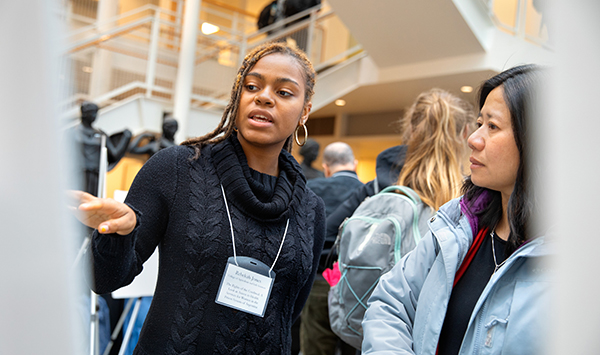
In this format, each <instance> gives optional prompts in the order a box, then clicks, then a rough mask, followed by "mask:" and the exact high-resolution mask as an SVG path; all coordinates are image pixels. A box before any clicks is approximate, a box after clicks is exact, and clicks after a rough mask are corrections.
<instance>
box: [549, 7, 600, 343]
mask: <svg viewBox="0 0 600 355" xmlns="http://www.w3.org/2000/svg"><path fill="white" fill-rule="evenodd" d="M548 8H549V9H551V10H554V11H555V14H554V15H555V22H554V26H553V27H549V34H550V36H555V38H556V42H555V44H556V48H557V53H558V62H557V66H556V71H555V75H554V77H553V81H554V82H553V83H552V85H551V87H550V89H551V90H550V93H549V97H548V99H547V104H548V108H549V109H548V111H547V113H548V116H546V117H543V118H542V119H543V121H542V122H539V124H540V128H541V129H542V134H545V137H543V139H542V140H543V141H544V142H546V148H547V149H548V150H547V152H546V154H547V157H548V160H549V161H550V162H551V165H550V166H549V173H548V174H547V175H546V178H547V179H546V180H548V181H547V184H548V185H547V188H546V193H547V195H546V201H550V205H551V209H550V213H551V214H550V216H549V218H548V219H547V220H546V222H547V223H548V225H550V226H551V225H552V224H551V223H555V224H556V234H557V236H558V238H557V239H558V245H557V249H558V252H559V253H558V259H557V260H556V263H555V264H554V267H555V270H556V272H557V275H558V279H559V288H558V293H557V297H556V306H555V307H554V308H553V309H552V312H553V314H554V315H556V317H557V318H556V320H555V322H553V324H552V329H553V330H554V333H553V334H550V340H551V341H550V342H549V351H548V353H550V354H556V355H559V354H560V355H563V354H578V355H582V354H598V353H600V337H599V336H598V330H599V329H600V303H599V300H600V277H599V276H598V272H599V270H600V267H599V259H600V258H599V257H598V253H599V249H600V234H599V233H598V222H597V220H598V215H599V213H600V208H599V203H600V189H599V188H598V181H599V180H600V179H599V173H600V169H599V167H600V164H599V160H600V158H599V156H598V153H599V152H600V149H599V146H598V135H599V133H598V132H600V117H599V114H598V112H599V110H598V98H599V95H600V90H599V89H598V88H599V83H600V66H599V63H600V21H599V17H598V16H599V14H600V2H598V1H597V0H574V1H555V2H554V4H553V5H552V6H551V7H548Z"/></svg>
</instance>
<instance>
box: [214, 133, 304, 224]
mask: <svg viewBox="0 0 600 355" xmlns="http://www.w3.org/2000/svg"><path fill="white" fill-rule="evenodd" d="M211 159H212V161H213V164H214V166H215V168H216V171H217V175H218V176H219V180H220V181H221V183H222V185H223V188H224V189H225V194H226V196H227V202H228V203H231V204H234V205H235V206H236V207H238V208H239V209H240V210H241V211H244V213H245V214H247V215H248V216H249V217H252V218H255V219H257V220H261V221H265V222H268V221H279V220H281V219H285V218H288V217H289V215H290V213H292V212H293V210H294V209H290V207H291V206H293V205H295V206H297V205H299V204H300V199H301V196H303V195H304V192H305V189H306V178H305V177H304V175H303V174H302V170H301V168H300V165H298V163H297V162H296V161H295V159H294V157H293V156H292V155H291V154H290V153H288V152H287V151H285V150H282V151H281V154H280V155H279V177H278V178H277V179H276V183H275V188H274V190H273V189H271V188H270V186H269V184H265V177H264V176H263V177H261V176H260V175H266V174H261V173H258V172H256V171H253V170H252V169H251V168H250V167H249V166H248V161H247V159H246V155H245V154H244V150H243V149H242V146H241V144H240V142H239V141H238V139H237V136H236V135H235V134H233V135H231V136H230V137H229V138H228V139H226V140H225V141H223V142H221V143H219V144H216V145H214V146H213V147H212V149H211Z"/></svg>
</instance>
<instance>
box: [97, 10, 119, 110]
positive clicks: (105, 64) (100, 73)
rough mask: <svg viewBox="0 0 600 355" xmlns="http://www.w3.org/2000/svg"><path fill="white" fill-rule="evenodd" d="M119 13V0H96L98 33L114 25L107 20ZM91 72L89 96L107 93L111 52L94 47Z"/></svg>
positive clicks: (110, 70) (110, 68)
mask: <svg viewBox="0 0 600 355" xmlns="http://www.w3.org/2000/svg"><path fill="white" fill-rule="evenodd" d="M118 14H119V0H100V1H98V11H97V16H96V23H97V24H98V25H99V26H98V33H102V32H104V31H106V30H108V29H111V28H112V27H113V26H114V23H112V22H108V21H107V20H109V19H110V18H112V17H115V16H117V15H118ZM92 69H93V71H92V74H91V78H90V98H91V99H92V100H93V99H94V98H96V97H98V96H100V95H102V94H105V93H107V92H108V91H109V90H110V78H111V72H112V53H111V52H110V51H107V50H105V49H100V48H96V51H95V52H94V57H93V59H92Z"/></svg>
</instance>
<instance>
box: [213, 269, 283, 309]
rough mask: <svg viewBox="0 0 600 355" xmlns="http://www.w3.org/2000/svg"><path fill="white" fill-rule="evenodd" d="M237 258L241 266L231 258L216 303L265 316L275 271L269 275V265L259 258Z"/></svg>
mask: <svg viewBox="0 0 600 355" xmlns="http://www.w3.org/2000/svg"><path fill="white" fill-rule="evenodd" d="M237 260H238V264H239V265H240V266H238V265H236V264H235V261H233V258H229V262H228V263H227V266H226V267H225V273H224V274H223V278H222V279H221V285H220V286H219V292H218V293H217V300H216V303H218V304H222V305H224V306H227V307H231V308H235V309H237V310H240V311H243V312H247V313H250V314H254V315H257V316H259V317H263V316H264V314H265V310H266V308H267V302H268V301H269V296H270V295H271V289H272V288H273V282H274V281H275V273H274V272H273V271H271V273H270V274H271V275H272V277H269V276H268V275H269V267H268V266H266V265H265V264H263V263H262V262H260V261H258V260H255V259H252V258H248V257H238V258H237ZM242 266H244V267H242ZM265 268H266V270H265ZM249 269H253V270H249Z"/></svg>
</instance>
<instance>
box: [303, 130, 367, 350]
mask: <svg viewBox="0 0 600 355" xmlns="http://www.w3.org/2000/svg"><path fill="white" fill-rule="evenodd" d="M357 164H358V161H357V160H356V159H355V158H354V153H353V152H352V148H350V146H349V145H348V144H346V143H344V142H335V143H331V144H329V145H328V146H327V147H325V149H324V150H323V170H324V173H325V177H322V178H316V179H313V180H310V181H308V182H307V183H306V185H307V186H308V187H309V188H310V189H311V190H313V192H314V193H315V194H317V196H319V197H321V198H322V199H323V202H324V203H325V213H326V214H327V215H328V214H329V213H331V212H332V211H334V210H335V209H336V208H337V207H338V206H339V205H340V203H342V202H343V201H344V200H345V199H346V198H347V197H348V196H349V195H350V194H351V193H352V192H353V191H354V190H355V189H357V188H359V187H361V186H363V183H362V182H360V180H358V176H357V175H356V166H357ZM334 242H335V239H333V240H331V239H329V240H325V246H324V248H323V251H322V253H321V260H320V262H319V269H318V272H317V277H316V278H315V281H314V283H313V288H312V290H311V291H310V295H309V296H308V300H307V301H306V304H305V305H304V308H303V309H302V316H301V320H302V322H301V323H300V351H301V352H302V355H318V354H322V355H330V354H334V353H335V351H336V347H339V348H340V349H341V354H343V355H354V354H355V353H356V350H355V349H354V348H353V347H352V346H350V345H348V344H345V343H343V342H342V341H341V340H340V339H339V338H338V337H337V335H335V333H333V331H331V326H330V325H329V311H328V308H327V294H328V293H329V288H330V287H329V284H328V283H327V281H325V279H324V278H323V275H322V274H323V271H324V270H325V269H326V268H327V267H328V265H327V256H328V255H329V252H330V250H331V247H332V246H333V243H334Z"/></svg>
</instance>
